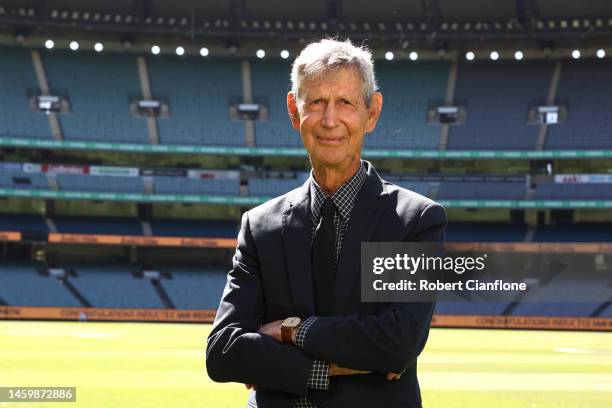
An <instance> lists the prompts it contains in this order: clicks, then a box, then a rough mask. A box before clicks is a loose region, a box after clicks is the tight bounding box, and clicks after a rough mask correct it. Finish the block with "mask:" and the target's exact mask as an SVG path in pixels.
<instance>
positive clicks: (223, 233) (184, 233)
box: [151, 218, 239, 238]
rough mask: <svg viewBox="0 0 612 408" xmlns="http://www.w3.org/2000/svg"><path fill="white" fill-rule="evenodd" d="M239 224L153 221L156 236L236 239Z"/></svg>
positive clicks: (152, 227) (202, 221)
mask: <svg viewBox="0 0 612 408" xmlns="http://www.w3.org/2000/svg"><path fill="white" fill-rule="evenodd" d="M238 228H239V225H238V222H236V221H225V220H194V219H180V218H175V219H163V218H154V219H152V220H151V229H152V230H153V235H155V236H170V237H216V238H236V237H237V236H238Z"/></svg>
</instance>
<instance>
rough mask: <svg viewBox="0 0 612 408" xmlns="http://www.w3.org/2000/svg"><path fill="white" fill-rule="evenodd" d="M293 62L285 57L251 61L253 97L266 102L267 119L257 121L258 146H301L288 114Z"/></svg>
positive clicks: (300, 140)
mask: <svg viewBox="0 0 612 408" xmlns="http://www.w3.org/2000/svg"><path fill="white" fill-rule="evenodd" d="M290 70H291V65H290V63H289V62H285V61H254V62H253V63H252V64H251V78H252V79H251V81H252V84H253V97H254V98H256V99H260V100H263V101H266V102H267V105H268V120H267V121H256V122H255V135H256V136H255V137H256V141H257V146H267V147H269V146H274V147H302V139H301V138H300V136H299V134H298V132H297V131H296V130H294V129H293V128H292V127H291V122H290V121H289V116H288V114H287V92H289V91H290V88H291V85H290V81H289V72H290Z"/></svg>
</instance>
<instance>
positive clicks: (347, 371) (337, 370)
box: [329, 363, 370, 377]
mask: <svg viewBox="0 0 612 408" xmlns="http://www.w3.org/2000/svg"><path fill="white" fill-rule="evenodd" d="M369 373H370V371H362V370H353V369H352V368H346V367H340V366H339V365H337V364H335V363H330V364H329V376H330V377H332V376H335V375H353V374H369Z"/></svg>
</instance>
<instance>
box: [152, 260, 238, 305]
mask: <svg viewBox="0 0 612 408" xmlns="http://www.w3.org/2000/svg"><path fill="white" fill-rule="evenodd" d="M164 269H169V270H170V271H171V276H172V277H171V278H170V279H168V278H165V277H164V278H163V279H162V280H161V285H162V287H163V288H164V289H165V290H166V293H167V294H168V296H169V297H170V299H171V300H172V302H173V303H174V306H175V307H176V308H177V309H216V308H217V307H218V306H219V299H221V293H222V292H223V287H224V286H225V282H226V277H227V270H222V269H213V268H202V269H200V268H194V267H186V266H174V267H171V268H163V269H162V270H164ZM228 270H229V268H228Z"/></svg>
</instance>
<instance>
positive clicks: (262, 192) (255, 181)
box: [249, 178, 305, 197]
mask: <svg viewBox="0 0 612 408" xmlns="http://www.w3.org/2000/svg"><path fill="white" fill-rule="evenodd" d="M304 181H305V180H302V179H298V178H295V179H274V178H268V179H262V178H251V179H249V194H250V195H252V196H270V197H276V196H280V195H283V194H285V193H287V192H289V191H291V190H293V189H294V188H297V187H299V186H301V185H302V184H304Z"/></svg>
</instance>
